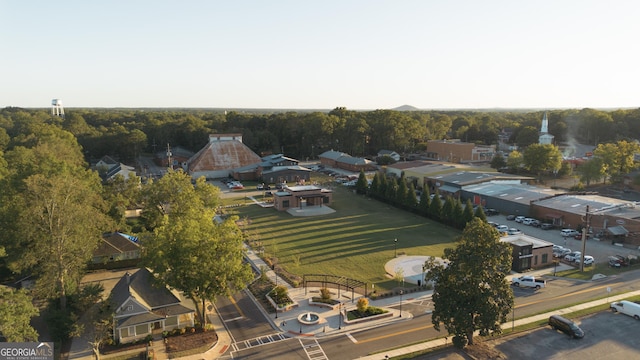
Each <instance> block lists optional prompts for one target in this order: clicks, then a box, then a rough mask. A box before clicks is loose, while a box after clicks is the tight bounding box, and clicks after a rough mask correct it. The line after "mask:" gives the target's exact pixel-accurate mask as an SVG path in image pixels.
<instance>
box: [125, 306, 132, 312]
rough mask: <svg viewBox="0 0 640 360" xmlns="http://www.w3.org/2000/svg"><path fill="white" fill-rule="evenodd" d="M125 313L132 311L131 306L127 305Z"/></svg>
mask: <svg viewBox="0 0 640 360" xmlns="http://www.w3.org/2000/svg"><path fill="white" fill-rule="evenodd" d="M125 311H133V305H127V308H126V309H125Z"/></svg>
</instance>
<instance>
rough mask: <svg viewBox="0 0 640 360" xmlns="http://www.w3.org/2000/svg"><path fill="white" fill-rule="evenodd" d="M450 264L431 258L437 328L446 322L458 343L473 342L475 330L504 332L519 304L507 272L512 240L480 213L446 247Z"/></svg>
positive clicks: (428, 264)
mask: <svg viewBox="0 0 640 360" xmlns="http://www.w3.org/2000/svg"><path fill="white" fill-rule="evenodd" d="M444 258H445V259H446V260H448V265H446V266H445V265H441V264H436V263H434V262H429V263H427V264H426V265H427V267H428V268H429V269H430V271H429V272H428V278H429V279H431V280H434V281H435V286H434V292H433V302H434V305H435V307H434V311H433V314H432V317H431V319H432V320H431V321H432V322H433V325H434V328H435V329H436V330H438V331H439V330H440V326H441V325H444V327H445V329H446V330H447V331H448V332H449V334H452V335H454V344H456V345H457V346H460V347H464V346H465V344H466V343H467V342H468V344H473V333H474V332H475V331H476V330H479V331H480V335H489V334H492V333H498V334H499V333H500V332H501V328H500V325H501V324H502V323H504V322H505V321H506V320H507V315H508V314H509V312H510V311H511V308H512V307H513V291H512V290H511V288H510V286H509V284H508V282H507V281H506V279H505V276H506V275H507V274H508V273H509V271H510V268H511V246H510V245H509V244H507V243H504V242H500V235H499V234H498V232H497V231H496V230H495V229H494V228H493V227H492V226H491V225H489V224H487V223H485V222H484V221H482V220H480V219H478V218H474V219H473V220H472V221H471V222H470V223H469V224H468V225H467V227H466V228H465V229H464V231H463V232H462V235H461V236H460V239H459V241H458V244H457V247H456V248H455V249H451V248H448V249H445V254H444Z"/></svg>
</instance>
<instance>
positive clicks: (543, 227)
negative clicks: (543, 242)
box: [540, 223, 553, 230]
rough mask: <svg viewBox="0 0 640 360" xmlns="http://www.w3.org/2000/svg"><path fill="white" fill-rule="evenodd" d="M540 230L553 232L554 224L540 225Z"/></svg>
mask: <svg viewBox="0 0 640 360" xmlns="http://www.w3.org/2000/svg"><path fill="white" fill-rule="evenodd" d="M540 229H542V230H551V229H553V224H549V223H542V224H540Z"/></svg>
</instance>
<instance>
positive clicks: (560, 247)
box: [553, 245, 564, 251]
mask: <svg viewBox="0 0 640 360" xmlns="http://www.w3.org/2000/svg"><path fill="white" fill-rule="evenodd" d="M562 249H564V246H560V245H553V251H560V250H562Z"/></svg>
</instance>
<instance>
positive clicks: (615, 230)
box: [607, 225, 629, 236]
mask: <svg viewBox="0 0 640 360" xmlns="http://www.w3.org/2000/svg"><path fill="white" fill-rule="evenodd" d="M607 231H608V232H610V233H611V234H612V235H615V236H619V235H627V234H628V233H629V231H628V230H627V229H625V228H624V226H622V225H618V226H612V227H609V228H607Z"/></svg>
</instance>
